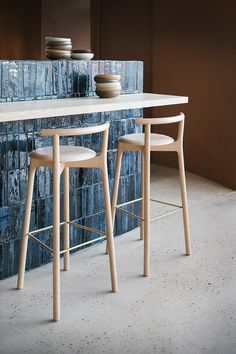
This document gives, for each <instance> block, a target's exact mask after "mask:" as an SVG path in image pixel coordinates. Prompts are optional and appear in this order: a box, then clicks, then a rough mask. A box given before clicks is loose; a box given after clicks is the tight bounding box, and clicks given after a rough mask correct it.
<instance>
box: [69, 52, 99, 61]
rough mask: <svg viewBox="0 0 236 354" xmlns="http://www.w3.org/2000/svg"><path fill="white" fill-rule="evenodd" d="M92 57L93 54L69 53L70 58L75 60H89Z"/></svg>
mask: <svg viewBox="0 0 236 354" xmlns="http://www.w3.org/2000/svg"><path fill="white" fill-rule="evenodd" d="M93 56H94V54H93V53H73V52H72V53H71V58H72V59H75V60H91V59H92V58H93Z"/></svg>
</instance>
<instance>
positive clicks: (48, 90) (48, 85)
mask: <svg viewBox="0 0 236 354" xmlns="http://www.w3.org/2000/svg"><path fill="white" fill-rule="evenodd" d="M43 64H44V67H45V96H49V97H50V96H52V94H53V75H52V61H43Z"/></svg>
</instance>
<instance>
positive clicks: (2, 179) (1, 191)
mask: <svg viewBox="0 0 236 354" xmlns="http://www.w3.org/2000/svg"><path fill="white" fill-rule="evenodd" d="M7 205H8V172H7V171H0V207H4V206H7Z"/></svg>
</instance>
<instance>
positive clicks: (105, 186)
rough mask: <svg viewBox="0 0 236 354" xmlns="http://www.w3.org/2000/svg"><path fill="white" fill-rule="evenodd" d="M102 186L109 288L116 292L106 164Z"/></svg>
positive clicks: (103, 170) (103, 169)
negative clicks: (109, 276)
mask: <svg viewBox="0 0 236 354" xmlns="http://www.w3.org/2000/svg"><path fill="white" fill-rule="evenodd" d="M102 184H103V191H104V206H105V212H106V232H107V247H108V254H109V263H110V273H111V286H112V291H113V292H116V291H117V290H118V285H117V273H116V260H115V247H114V237H113V224H112V216H111V204H110V194H109V185H108V173H107V166H106V164H104V166H103V168H102Z"/></svg>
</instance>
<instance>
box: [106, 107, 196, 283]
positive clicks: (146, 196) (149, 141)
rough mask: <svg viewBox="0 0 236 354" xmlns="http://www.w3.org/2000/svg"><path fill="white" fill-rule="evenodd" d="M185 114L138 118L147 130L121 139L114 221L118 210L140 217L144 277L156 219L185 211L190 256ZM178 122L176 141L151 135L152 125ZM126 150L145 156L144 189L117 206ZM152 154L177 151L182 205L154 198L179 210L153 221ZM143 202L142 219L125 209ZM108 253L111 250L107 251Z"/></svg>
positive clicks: (117, 161) (116, 176)
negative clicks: (135, 196) (152, 152)
mask: <svg viewBox="0 0 236 354" xmlns="http://www.w3.org/2000/svg"><path fill="white" fill-rule="evenodd" d="M184 118H185V116H184V114H183V113H180V114H179V115H178V116H175V117H167V118H144V119H143V118H137V119H136V124H142V125H144V127H145V132H144V134H143V133H140V134H129V135H124V136H122V137H120V139H119V146H118V151H117V159H116V172H115V179H114V187H113V193H112V219H113V223H114V220H115V213H116V209H118V210H120V211H122V212H125V213H127V214H128V215H130V216H132V217H135V218H138V219H139V220H140V222H141V224H140V237H141V239H144V276H148V275H149V257H150V221H153V220H156V219H158V218H160V217H163V216H165V215H169V214H172V213H173V212H176V211H178V210H179V209H182V211H183V224H184V233H185V249H186V255H190V252H191V250H190V232H189V220H188V206H187V194H186V182H185V170H184V155H183V134H184ZM171 123H178V136H177V139H176V140H174V139H173V138H171V137H169V136H167V135H162V134H153V133H151V125H157V124H171ZM124 151H141V153H142V155H141V156H142V157H141V160H142V168H141V170H142V182H141V183H142V186H141V198H139V199H136V200H132V201H128V202H126V203H123V204H120V205H117V195H118V188H119V179H120V169H121V162H122V154H123V152H124ZM151 151H175V152H177V155H178V163H179V176H180V187H181V197H182V205H176V204H173V203H167V202H165V201H161V200H155V199H151V200H152V201H155V202H158V203H162V204H167V205H171V206H174V207H176V209H175V210H174V211H171V212H168V213H166V214H162V215H159V216H157V217H155V218H153V219H152V220H150V152H151ZM138 201H141V216H137V215H135V214H133V213H131V212H129V211H127V210H125V209H123V208H122V207H123V206H124V205H127V204H131V203H134V202H138ZM107 253H109V250H108V248H107Z"/></svg>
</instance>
